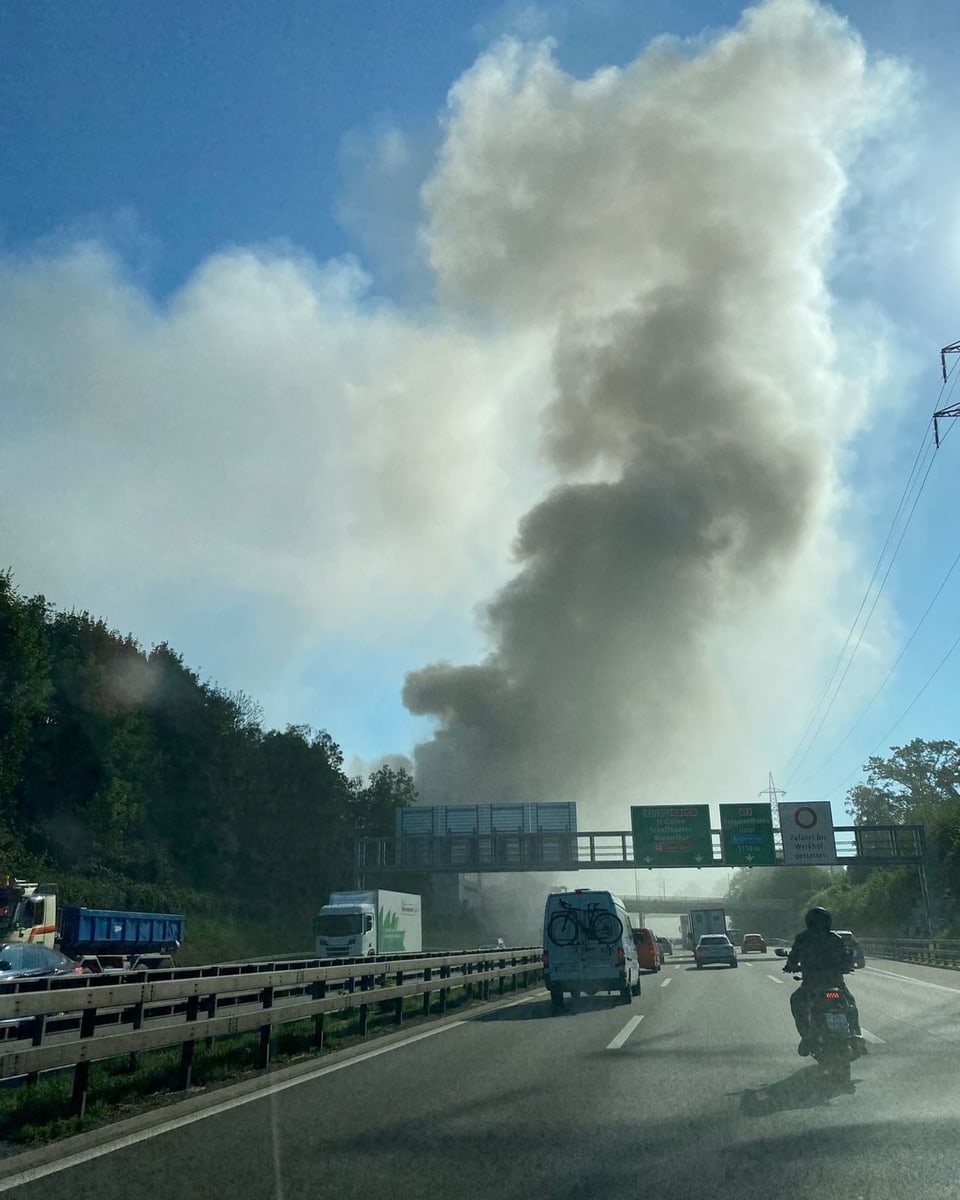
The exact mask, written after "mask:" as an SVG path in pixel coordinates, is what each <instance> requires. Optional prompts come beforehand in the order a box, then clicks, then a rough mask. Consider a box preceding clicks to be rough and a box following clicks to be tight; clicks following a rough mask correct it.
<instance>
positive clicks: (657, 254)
mask: <svg viewBox="0 0 960 1200" xmlns="http://www.w3.org/2000/svg"><path fill="white" fill-rule="evenodd" d="M901 86H902V77H901V76H900V75H899V74H898V72H897V71H896V70H895V69H893V68H892V67H890V66H889V65H885V64H882V63H881V64H879V65H873V64H870V63H868V61H867V59H866V56H865V53H864V50H863V47H862V45H861V43H860V42H859V40H858V38H857V37H856V35H855V34H854V33H853V32H852V31H851V30H850V28H849V27H848V26H847V25H846V23H845V22H843V21H842V20H841V19H840V18H838V17H837V16H836V15H834V14H833V13H832V12H831V11H829V10H827V9H824V8H822V7H820V6H818V5H815V4H812V3H807V2H805V0H773V2H771V3H768V4H765V5H763V6H762V7H759V8H756V9H753V10H750V11H748V12H746V13H745V14H744V16H743V18H742V20H741V22H740V24H739V25H738V27H737V28H736V29H734V30H733V31H731V32H729V33H727V34H725V35H723V36H720V37H717V38H716V39H715V40H713V41H712V42H710V43H708V44H699V45H697V46H696V47H694V48H691V47H690V46H688V45H685V44H679V43H676V42H674V41H670V40H660V41H657V42H655V43H653V44H652V45H651V46H650V47H649V48H648V49H647V50H646V51H645V52H644V53H643V54H642V56H641V57H639V58H638V59H637V60H636V61H634V62H633V63H631V64H630V65H629V66H627V67H625V68H624V69H618V70H612V69H611V70H604V71H601V72H599V73H598V74H596V75H595V76H593V77H592V78H590V79H586V80H576V79H573V78H571V77H570V76H568V75H566V74H565V73H564V72H563V71H562V70H561V69H560V68H559V66H558V65H557V63H556V62H555V60H554V58H553V55H552V51H551V47H550V46H549V45H548V44H543V45H538V46H535V47H529V46H525V45H523V44H521V43H519V42H516V41H512V40H506V41H504V42H502V43H500V44H498V45H497V46H496V47H494V48H493V49H492V50H491V51H490V52H489V53H487V54H486V55H484V56H483V57H482V58H481V59H480V60H479V61H478V62H477V64H476V65H475V66H474V68H473V69H472V70H471V71H470V72H469V73H468V74H467V75H466V76H464V78H463V79H462V80H461V81H460V82H459V83H458V85H457V86H456V87H455V88H454V89H453V91H452V93H451V95H450V99H449V107H448V112H447V115H446V126H445V139H444V145H443V149H442V152H441V156H440V159H439V161H438V164H437V167H436V169H435V171H434V173H433V175H432V177H431V178H430V179H429V181H428V182H427V184H426V185H425V187H424V190H423V197H424V202H425V205H426V209H427V223H426V226H425V229H424V231H423V237H424V242H425V245H426V247H427V249H428V252H429V256H430V261H431V264H432V266H433V269H434V271H435V273H436V278H437V284H438V289H439V293H440V295H441V297H442V298H443V300H444V302H445V303H446V304H448V305H450V306H457V307H460V308H463V309H466V310H468V311H470V312H472V313H474V314H475V315H476V316H477V317H478V318H479V319H482V320H485V321H487V322H492V323H494V324H498V323H499V324H502V325H504V326H508V327H511V328H517V327H526V328H529V329H530V330H531V331H536V332H537V333H538V334H539V335H540V336H542V337H544V338H546V339H548V340H549V345H550V346H551V352H550V354H551V359H550V361H551V372H550V374H551V392H550V396H549V401H548V403H546V404H545V405H544V407H543V411H542V425H541V429H542V450H543V454H544V455H545V457H546V460H547V462H548V463H549V464H550V467H551V469H552V471H553V472H554V479H555V481H556V485H555V486H554V487H553V488H552V490H550V491H549V492H548V494H546V495H544V497H543V498H542V499H541V500H540V501H539V503H537V504H536V505H535V506H534V507H533V508H532V509H531V510H530V511H529V512H527V514H526V515H525V516H524V517H523V518H522V520H521V521H520V525H519V531H518V533H517V536H516V543H515V573H514V574H513V577H512V578H511V579H510V580H509V582H507V583H506V584H505V586H503V587H502V588H501V589H500V591H499V592H498V593H497V594H496V595H495V596H494V598H493V599H492V600H491V601H490V602H489V603H488V604H487V605H486V606H485V608H484V610H483V625H484V629H485V632H486V634H487V637H488V639H489V645H490V647H491V649H490V653H489V655H488V656H487V658H486V659H485V660H484V661H483V662H481V663H479V664H476V665H466V666H455V665H451V664H449V663H446V662H439V663H434V664H432V665H429V666H426V667H424V668H422V669H420V670H417V671H414V672H413V673H411V674H410V675H408V677H407V680H406V684H405V689H404V701H405V703H406V705H407V707H408V708H409V709H410V710H411V712H413V713H416V714H421V715H429V716H431V717H433V718H434V719H435V720H436V721H437V726H438V727H437V731H436V733H435V736H434V737H433V739H432V740H431V741H429V742H427V743H425V744H422V745H420V746H419V747H418V748H417V752H416V764H417V781H418V787H419V790H420V793H421V796H422V798H423V799H424V800H426V801H430V802H458V801H460V802H465V801H495V800H533V799H557V800H561V799H579V800H582V799H589V800H590V801H591V802H592V803H593V804H594V805H597V804H600V805H607V804H609V802H610V800H611V799H613V798H616V799H617V800H618V801H619V802H620V803H630V802H633V803H636V802H638V801H639V800H640V799H642V798H644V797H646V798H647V799H655V798H657V797H665V798H667V799H682V798H692V797H691V792H693V791H696V790H697V789H698V788H700V787H702V786H704V785H706V784H708V783H709V782H710V779H711V770H713V771H716V767H717V764H719V763H722V762H724V761H725V759H724V756H725V754H726V753H727V752H728V751H729V743H730V741H731V739H733V740H739V744H740V745H741V747H750V748H751V749H753V750H756V749H757V747H756V746H755V745H751V742H750V737H749V731H748V732H747V734H746V736H744V731H743V729H742V728H741V727H740V726H741V725H742V723H744V722H748V721H749V720H750V719H751V717H752V716H754V715H756V714H757V713H758V711H759V708H758V700H757V696H756V691H757V686H758V684H759V683H760V682H761V681H762V680H763V679H764V678H767V679H768V680H769V679H770V678H771V677H775V676H777V674H778V667H779V665H780V664H778V663H776V662H773V661H766V662H765V661H763V659H764V655H763V653H761V654H760V656H759V661H758V656H757V647H760V648H761V650H762V648H764V647H767V648H770V649H773V648H774V647H776V646H782V645H784V644H785V643H788V642H790V641H791V640H793V639H799V640H800V641H801V642H804V641H805V640H806V644H808V645H811V646H812V645H814V643H815V642H816V635H815V634H812V633H811V631H810V630H809V629H805V628H803V626H802V624H800V623H802V622H803V621H804V620H806V619H808V618H809V617H810V616H811V614H813V613H816V612H817V611H818V606H819V611H822V606H823V600H824V597H826V596H827V595H829V593H830V590H831V588H832V587H833V586H834V585H835V583H836V578H837V574H838V571H839V570H840V567H839V563H840V562H841V561H842V559H843V553H842V549H841V550H838V539H837V533H836V528H837V521H838V513H839V510H840V496H839V486H838V477H839V468H840V466H841V455H842V454H843V453H844V449H845V446H846V445H847V443H848V442H849V440H850V439H851V437H852V436H853V435H854V434H855V433H856V432H857V430H858V428H859V427H860V425H861V422H862V416H863V411H864V398H865V395H866V393H867V390H868V387H869V380H867V379H865V378H864V377H863V376H862V375H861V374H858V370H859V366H857V367H853V366H850V367H848V366H845V359H844V353H843V351H844V346H843V337H842V330H841V325H840V323H839V322H838V319H837V316H836V311H835V301H834V299H833V297H832V296H831V292H830V288H829V271H830V265H831V260H832V258H833V255H834V253H835V249H836V242H837V240H838V238H839V237H841V236H843V233H844V229H845V222H846V221H847V207H848V202H849V200H850V196H851V187H852V180H853V179H854V178H855V171H856V168H857V161H858V157H859V156H860V155H862V153H863V152H864V146H865V144H866V143H867V139H868V136H869V135H870V133H871V132H872V131H874V130H875V129H876V128H877V123H878V121H880V120H882V119H885V118H888V117H889V115H890V113H891V112H892V111H893V109H894V108H895V106H896V103H897V99H898V95H899V93H900V89H901ZM771 613H773V614H776V617H775V618H774V619H772V618H771ZM791 621H795V622H798V624H797V625H796V626H795V627H794V628H791V627H790V625H789V622H791ZM738 646H739V647H742V649H743V653H742V655H740V654H738V653H737V652H736V648H737V647H738ZM802 675H803V673H802V669H799V670H798V673H797V675H796V677H795V678H793V679H787V680H783V679H780V681H779V684H777V685H776V686H779V688H780V689H781V690H782V691H784V693H789V692H790V691H791V690H792V689H794V688H795V687H797V686H801V687H802V684H801V680H802ZM771 700H773V702H774V703H775V702H776V694H774V695H772V696H771V695H770V694H769V693H768V694H767V695H766V697H765V698H764V699H763V700H762V701H760V702H759V703H760V705H762V706H764V707H765V706H768V705H769V704H770V702H771ZM769 724H770V723H769V721H767V723H766V728H767V729H769ZM792 732H793V731H792V730H791V733H792ZM787 736H789V734H788V735H787ZM711 758H712V761H713V763H714V766H713V768H707V767H706V766H705V765H704V763H705V761H706V760H710V759H711ZM769 761H770V760H769V759H763V758H761V759H759V760H756V761H755V762H754V766H753V771H754V775H755V776H756V777H758V778H760V779H761V780H762V777H763V774H764V772H765V771H766V768H767V764H768V762H769ZM741 765H742V764H741ZM650 788H653V789H655V792H656V795H651V794H650V792H649V790H645V789H650ZM625 789H626V790H628V791H629V792H630V794H629V795H626V794H625ZM714 794H715V793H714ZM721 798H723V797H721Z"/></svg>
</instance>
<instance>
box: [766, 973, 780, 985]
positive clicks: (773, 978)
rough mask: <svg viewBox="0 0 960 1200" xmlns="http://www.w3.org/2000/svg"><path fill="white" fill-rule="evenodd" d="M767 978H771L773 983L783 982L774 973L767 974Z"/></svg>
mask: <svg viewBox="0 0 960 1200" xmlns="http://www.w3.org/2000/svg"><path fill="white" fill-rule="evenodd" d="M767 978H768V979H772V980H773V982H774V983H783V980H782V979H778V978H777V977H776V975H768V976H767Z"/></svg>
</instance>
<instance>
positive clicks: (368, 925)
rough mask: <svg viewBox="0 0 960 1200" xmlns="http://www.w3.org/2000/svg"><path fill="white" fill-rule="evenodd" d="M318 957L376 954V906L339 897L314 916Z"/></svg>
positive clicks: (349, 956) (359, 956)
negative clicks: (339, 898)
mask: <svg viewBox="0 0 960 1200" xmlns="http://www.w3.org/2000/svg"><path fill="white" fill-rule="evenodd" d="M313 933H314V937H315V939H316V953H317V958H367V957H369V956H371V955H374V954H376V953H377V909H376V905H375V904H372V903H369V902H368V901H365V900H346V899H344V900H338V899H337V897H336V896H335V895H334V896H331V897H330V903H329V904H325V905H324V906H323V908H321V909H320V914H319V916H317V917H316V918H315V919H314V922H313Z"/></svg>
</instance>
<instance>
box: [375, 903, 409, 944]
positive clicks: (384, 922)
mask: <svg viewBox="0 0 960 1200" xmlns="http://www.w3.org/2000/svg"><path fill="white" fill-rule="evenodd" d="M377 920H378V921H379V923H380V953H381V954H389V953H390V952H391V951H393V950H404V949H405V948H406V947H405V946H404V944H403V940H404V936H405V935H404V931H403V930H402V929H401V928H400V914H399V913H395V912H388V911H387V910H386V909H385V908H381V909H378V910H377Z"/></svg>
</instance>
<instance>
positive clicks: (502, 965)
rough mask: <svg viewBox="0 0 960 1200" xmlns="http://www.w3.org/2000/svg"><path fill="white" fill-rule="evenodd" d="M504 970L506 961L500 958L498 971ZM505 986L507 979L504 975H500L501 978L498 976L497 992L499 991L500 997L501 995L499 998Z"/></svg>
mask: <svg viewBox="0 0 960 1200" xmlns="http://www.w3.org/2000/svg"><path fill="white" fill-rule="evenodd" d="M506 969H507V960H506V959H505V958H501V959H500V970H501V971H506ZM506 984H507V977H506V975H501V976H500V989H499V990H500V995H501V996H502V995H503V990H504V988H505V987H506Z"/></svg>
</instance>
